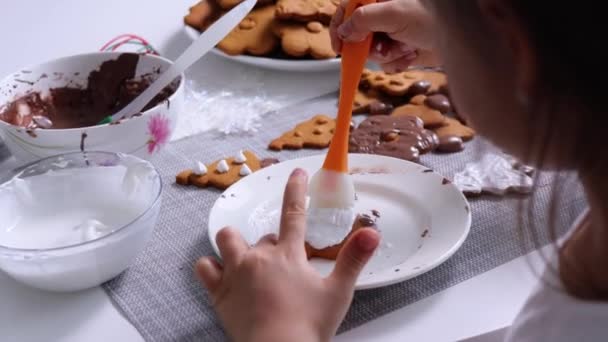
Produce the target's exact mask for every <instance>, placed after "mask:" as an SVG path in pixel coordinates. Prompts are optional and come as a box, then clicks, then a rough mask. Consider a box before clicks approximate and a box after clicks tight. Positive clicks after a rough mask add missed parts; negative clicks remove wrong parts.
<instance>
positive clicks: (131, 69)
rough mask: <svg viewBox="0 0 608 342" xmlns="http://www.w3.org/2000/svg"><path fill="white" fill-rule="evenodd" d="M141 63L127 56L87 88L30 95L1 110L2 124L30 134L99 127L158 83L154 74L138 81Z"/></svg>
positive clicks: (163, 96)
mask: <svg viewBox="0 0 608 342" xmlns="http://www.w3.org/2000/svg"><path fill="white" fill-rule="evenodd" d="M138 62H139V55H138V54H133V53H124V54H121V55H120V56H118V58H117V59H115V60H110V61H106V62H104V63H102V64H101V65H100V66H99V68H98V69H97V70H94V71H92V72H91V73H90V74H89V76H88V82H87V86H86V88H84V87H83V88H78V87H70V86H66V87H59V88H51V89H49V91H48V93H44V94H43V93H41V92H31V93H28V94H26V95H24V96H21V97H19V98H17V99H15V100H13V101H12V102H10V103H8V104H7V105H6V106H5V107H4V108H2V109H0V120H2V121H4V122H7V123H9V124H12V125H15V126H20V127H25V128H26V129H28V131H30V130H33V129H36V128H41V129H66V128H80V127H88V126H95V125H97V124H98V123H99V122H100V121H101V120H102V119H104V118H105V117H107V116H109V115H112V114H114V113H116V112H118V111H119V110H121V109H122V108H123V107H125V106H126V105H127V104H128V103H129V102H131V101H132V100H133V99H134V98H135V97H137V96H138V95H139V94H141V93H142V92H143V91H144V90H145V89H146V88H147V87H148V86H149V85H150V83H152V81H154V79H155V76H156V75H153V74H147V75H143V76H141V77H138V79H135V71H136V69H137V63H138ZM155 74H158V73H155ZM178 85H179V81H177V80H176V81H174V82H173V83H172V84H170V85H169V86H167V87H166V88H165V89H163V90H162V91H161V92H160V93H159V94H158V95H157V96H156V97H155V98H154V99H153V100H152V101H151V102H150V103H149V104H148V105H147V106H146V107H145V108H144V111H146V110H148V109H150V108H152V107H154V106H156V105H158V104H159V103H161V102H163V101H165V100H167V99H168V98H169V97H170V96H171V95H172V94H173V93H174V92H175V90H176V89H177V87H178Z"/></svg>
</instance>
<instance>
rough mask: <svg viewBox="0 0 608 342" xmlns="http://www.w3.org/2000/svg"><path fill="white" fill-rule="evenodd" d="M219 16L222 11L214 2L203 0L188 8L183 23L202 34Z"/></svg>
mask: <svg viewBox="0 0 608 342" xmlns="http://www.w3.org/2000/svg"><path fill="white" fill-rule="evenodd" d="M221 16H222V10H221V8H220V6H218V4H217V3H216V2H215V1H212V0H203V1H201V2H199V3H197V4H196V5H194V6H192V7H190V10H189V13H188V15H186V16H185V17H184V23H185V24H186V25H188V26H190V27H193V28H195V29H197V30H199V31H201V32H202V31H205V30H206V29H207V28H208V27H209V26H210V25H211V24H213V23H214V22H215V21H216V20H217V19H219V17H221Z"/></svg>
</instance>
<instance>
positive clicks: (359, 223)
mask: <svg viewBox="0 0 608 342" xmlns="http://www.w3.org/2000/svg"><path fill="white" fill-rule="evenodd" d="M361 228H376V221H375V220H374V219H372V218H371V217H370V216H369V215H366V214H363V215H357V218H356V219H355V222H354V223H353V227H352V229H351V231H350V233H348V235H347V236H346V237H345V238H344V240H342V242H341V243H339V244H337V245H334V246H330V247H327V248H323V249H315V248H314V247H312V246H311V245H310V244H308V243H306V244H305V245H304V248H305V250H306V256H307V257H308V259H311V258H322V259H328V260H336V259H337V258H338V254H340V250H341V249H342V247H344V244H345V243H346V241H348V239H349V238H350V237H351V236H352V235H353V234H354V233H355V232H356V231H357V230H359V229H361Z"/></svg>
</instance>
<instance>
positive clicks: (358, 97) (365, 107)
mask: <svg viewBox="0 0 608 342" xmlns="http://www.w3.org/2000/svg"><path fill="white" fill-rule="evenodd" d="M392 102H393V101H392V100H391V99H389V98H387V97H386V96H384V95H382V94H380V93H379V92H377V91H375V90H369V91H363V90H361V89H359V90H357V93H356V94H355V100H354V102H353V114H369V115H388V114H390V113H392V111H393V109H394V108H395V107H394V106H393V103H392Z"/></svg>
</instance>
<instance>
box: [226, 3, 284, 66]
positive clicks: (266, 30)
mask: <svg viewBox="0 0 608 342" xmlns="http://www.w3.org/2000/svg"><path fill="white" fill-rule="evenodd" d="M274 11H275V6H274V5H270V6H266V7H261V8H257V9H254V10H253V11H251V13H249V14H248V15H247V16H246V17H245V19H243V20H242V21H241V22H240V24H239V25H238V26H237V27H235V28H234V29H233V30H232V31H231V32H230V33H229V34H228V35H227V36H226V37H225V38H224V39H223V40H222V41H221V42H220V43H219V44H218V45H217V47H218V48H219V49H220V50H222V51H223V52H225V53H226V54H228V55H233V56H234V55H241V54H243V53H249V54H251V55H254V56H262V55H267V54H269V53H271V52H272V51H274V50H275V49H276V47H277V46H278V44H279V40H278V38H277V37H276V36H275V35H274V33H273V32H272V23H273V21H274Z"/></svg>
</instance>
